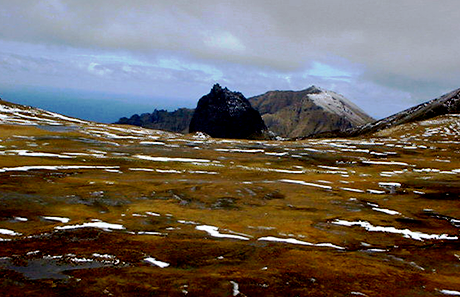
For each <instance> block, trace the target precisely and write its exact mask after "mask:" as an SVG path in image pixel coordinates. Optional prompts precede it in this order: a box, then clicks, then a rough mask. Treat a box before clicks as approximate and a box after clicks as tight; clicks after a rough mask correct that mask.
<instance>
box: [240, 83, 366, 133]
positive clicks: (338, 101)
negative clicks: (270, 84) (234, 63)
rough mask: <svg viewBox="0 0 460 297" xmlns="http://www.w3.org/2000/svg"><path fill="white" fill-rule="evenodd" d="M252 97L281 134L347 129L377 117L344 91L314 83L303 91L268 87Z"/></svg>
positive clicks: (267, 120)
mask: <svg viewBox="0 0 460 297" xmlns="http://www.w3.org/2000/svg"><path fill="white" fill-rule="evenodd" d="M249 101H250V102H251V104H252V106H254V108H255V109H257V110H258V111H259V112H260V114H261V115H262V118H263V120H264V122H265V124H266V125H267V127H268V129H269V130H270V131H272V132H274V133H275V134H276V135H279V136H282V137H289V138H299V137H305V136H311V135H314V134H318V133H324V132H329V131H344V130H346V129H349V128H352V127H358V126H360V125H363V124H366V123H369V122H372V121H373V120H374V119H372V118H371V117H370V116H369V115H367V114H366V113H365V112H364V111H362V110H361V109H360V108H359V107H357V106H356V105H354V104H353V103H352V102H350V101H349V100H347V99H346V98H345V97H343V96H342V95H340V94H337V93H334V92H331V91H327V90H322V89H320V88H317V87H315V86H311V87H310V88H308V89H305V90H302V91H269V92H267V93H265V94H262V95H259V96H255V97H252V98H249Z"/></svg>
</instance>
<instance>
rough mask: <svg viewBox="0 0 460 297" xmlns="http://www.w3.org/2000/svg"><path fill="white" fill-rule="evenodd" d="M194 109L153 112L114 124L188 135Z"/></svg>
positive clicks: (136, 115)
mask: <svg viewBox="0 0 460 297" xmlns="http://www.w3.org/2000/svg"><path fill="white" fill-rule="evenodd" d="M193 112H194V109H188V108H179V109H177V110H175V111H173V112H168V111H166V110H156V109H155V110H154V111H153V112H152V113H143V114H141V115H138V114H135V115H132V116H131V117H130V118H126V117H123V118H121V119H119V120H118V122H116V123H115V124H127V125H134V126H140V127H144V128H150V129H159V130H166V131H171V132H179V133H188V126H189V125H190V121H191V120H192V116H193Z"/></svg>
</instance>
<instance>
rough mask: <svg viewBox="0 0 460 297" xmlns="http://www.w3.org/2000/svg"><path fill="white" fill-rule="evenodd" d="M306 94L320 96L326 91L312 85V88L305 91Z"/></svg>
mask: <svg viewBox="0 0 460 297" xmlns="http://www.w3.org/2000/svg"><path fill="white" fill-rule="evenodd" d="M305 92H306V93H308V94H319V93H322V92H324V91H323V90H322V89H321V88H318V87H317V86H315V85H312V86H311V87H309V88H307V89H305Z"/></svg>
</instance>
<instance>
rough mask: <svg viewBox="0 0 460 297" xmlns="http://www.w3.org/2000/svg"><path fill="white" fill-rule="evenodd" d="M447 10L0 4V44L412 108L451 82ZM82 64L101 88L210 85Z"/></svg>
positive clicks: (459, 43)
mask: <svg viewBox="0 0 460 297" xmlns="http://www.w3.org/2000/svg"><path fill="white" fill-rule="evenodd" d="M458 5H459V4H458V0H443V1H432V0H385V1H377V0H376V1H369V0H347V1H343V0H322V1H313V0H285V1H275V0H251V1H247V0H246V1H240V0H233V1H230V0H226V1H214V0H213V1H211V0H196V1H186V0H177V1H174V2H171V1H150V0H132V1H126V0H99V1H93V0H79V1H76V0H21V1H10V0H0V16H1V17H2V22H1V23H0V39H2V40H11V41H18V42H24V43H25V44H27V43H35V44H45V45H52V46H58V47H60V48H61V49H64V48H66V47H68V48H71V49H85V50H90V51H104V50H108V51H111V52H118V53H131V54H133V55H138V56H139V57H142V58H145V59H150V60H151V61H155V59H156V58H157V57H158V56H161V55H168V56H177V57H180V58H181V59H183V60H186V61H198V63H202V64H207V65H213V67H216V68H218V69H220V70H221V71H222V73H224V75H223V77H222V78H221V79H222V81H223V82H224V83H228V84H229V86H230V87H232V86H233V87H234V88H235V89H240V90H247V91H248V92H249V93H253V94H254V92H256V91H257V90H260V91H261V92H262V91H265V90H269V89H272V88H304V87H307V84H310V83H313V82H319V83H321V84H323V86H324V87H327V86H332V87H334V86H336V87H337V86H340V87H341V88H344V89H345V90H350V88H351V87H350V86H351V85H352V84H354V85H353V87H354V88H355V89H356V90H359V92H358V91H356V92H354V93H356V94H357V95H358V97H364V96H368V98H369V100H372V98H374V100H377V99H376V98H381V100H383V99H382V98H386V97H387V96H386V95H385V93H388V96H390V95H391V96H395V97H394V98H395V101H394V102H396V101H399V99H401V98H405V99H406V100H407V99H411V97H412V100H413V101H420V100H422V99H429V98H426V97H428V96H431V94H432V93H436V92H439V91H442V90H449V89H452V88H454V87H457V84H458V81H460V60H459V59H458V49H459V48H460V36H459V34H458V30H457V27H458V26H457V23H458V21H457V19H458V16H457V12H458V7H459V6H458ZM312 61H320V62H323V63H325V64H329V65H332V66H335V67H337V68H342V67H344V68H350V67H351V69H359V71H361V72H363V73H362V75H361V76H360V77H356V75H357V74H356V73H354V74H353V75H354V76H355V78H354V80H349V81H344V80H343V79H342V80H341V79H334V78H330V79H328V80H321V78H318V77H313V76H305V75H304V74H302V73H301V72H302V71H304V70H305V69H307V68H308V67H309V66H310V65H311V63H312ZM350 65H352V66H350ZM84 66H85V67H86V68H85V67H83V68H81V69H80V70H75V71H84V70H85V71H89V72H91V71H92V73H90V74H91V75H95V76H99V77H100V79H102V77H105V79H109V80H112V81H113V80H115V81H117V80H120V79H126V78H130V79H132V82H131V81H130V80H129V79H128V81H127V82H126V83H127V84H131V85H132V87H131V88H132V89H134V86H135V85H136V84H137V85H138V86H139V85H143V84H145V81H146V80H148V81H150V82H151V83H152V81H154V80H155V81H156V82H154V83H152V84H153V86H154V87H155V88H157V89H158V90H161V91H162V92H164V93H166V90H164V91H163V89H164V88H165V86H166V87H168V86H173V84H174V83H180V84H181V85H184V88H190V89H191V90H197V91H198V90H199V91H201V90H202V89H204V85H205V84H208V83H210V82H213V81H214V80H215V79H216V78H215V77H213V76H212V75H210V74H209V73H206V72H200V71H198V70H190V71H189V72H190V73H186V72H185V71H181V70H174V69H164V68H161V69H160V68H155V67H144V68H143V67H134V66H132V65H131V66H130V67H131V70H130V71H127V70H126V68H125V69H123V66H122V65H109V64H104V63H98V64H97V65H93V67H92V68H91V67H90V68H88V67H89V64H88V65H84ZM28 67H32V66H30V65H29V66H28ZM49 67H50V69H52V68H53V66H49ZM55 68H59V67H58V66H56V67H55ZM88 69H89V70H88ZM242 78H244V79H242ZM135 79H138V80H139V82H135V81H134V80H135ZM88 80H89V79H88ZM307 82H308V83H307ZM194 84H195V85H194ZM113 85H114V88H119V86H117V85H116V83H113ZM364 85H365V86H364ZM162 86H163V87H162ZM262 88H263V90H262ZM375 90H378V91H375ZM174 91H175V92H178V91H177V90H174ZM339 91H340V90H339ZM346 92H347V91H346ZM350 93H351V94H353V92H350ZM378 96H381V97H378ZM369 100H368V101H369ZM390 101H391V100H390Z"/></svg>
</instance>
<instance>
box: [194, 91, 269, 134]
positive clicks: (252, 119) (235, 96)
mask: <svg viewBox="0 0 460 297" xmlns="http://www.w3.org/2000/svg"><path fill="white" fill-rule="evenodd" d="M189 131H190V133H193V132H197V131H200V132H204V133H207V134H208V135H210V136H211V137H217V138H235V139H250V138H253V139H254V138H264V137H265V135H266V133H267V128H266V126H265V123H264V121H263V120H262V117H261V116H260V114H259V112H258V111H257V110H255V109H254V108H252V106H251V104H250V103H249V101H248V100H247V99H246V98H245V97H244V96H243V94H241V93H239V92H232V91H230V90H228V89H227V88H222V87H221V86H220V85H219V84H215V85H214V87H213V88H212V90H211V92H210V93H209V94H208V95H205V96H203V97H201V99H200V100H199V101H198V105H197V108H196V109H195V113H194V114H193V117H192V120H191V122H190V127H189Z"/></svg>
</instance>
